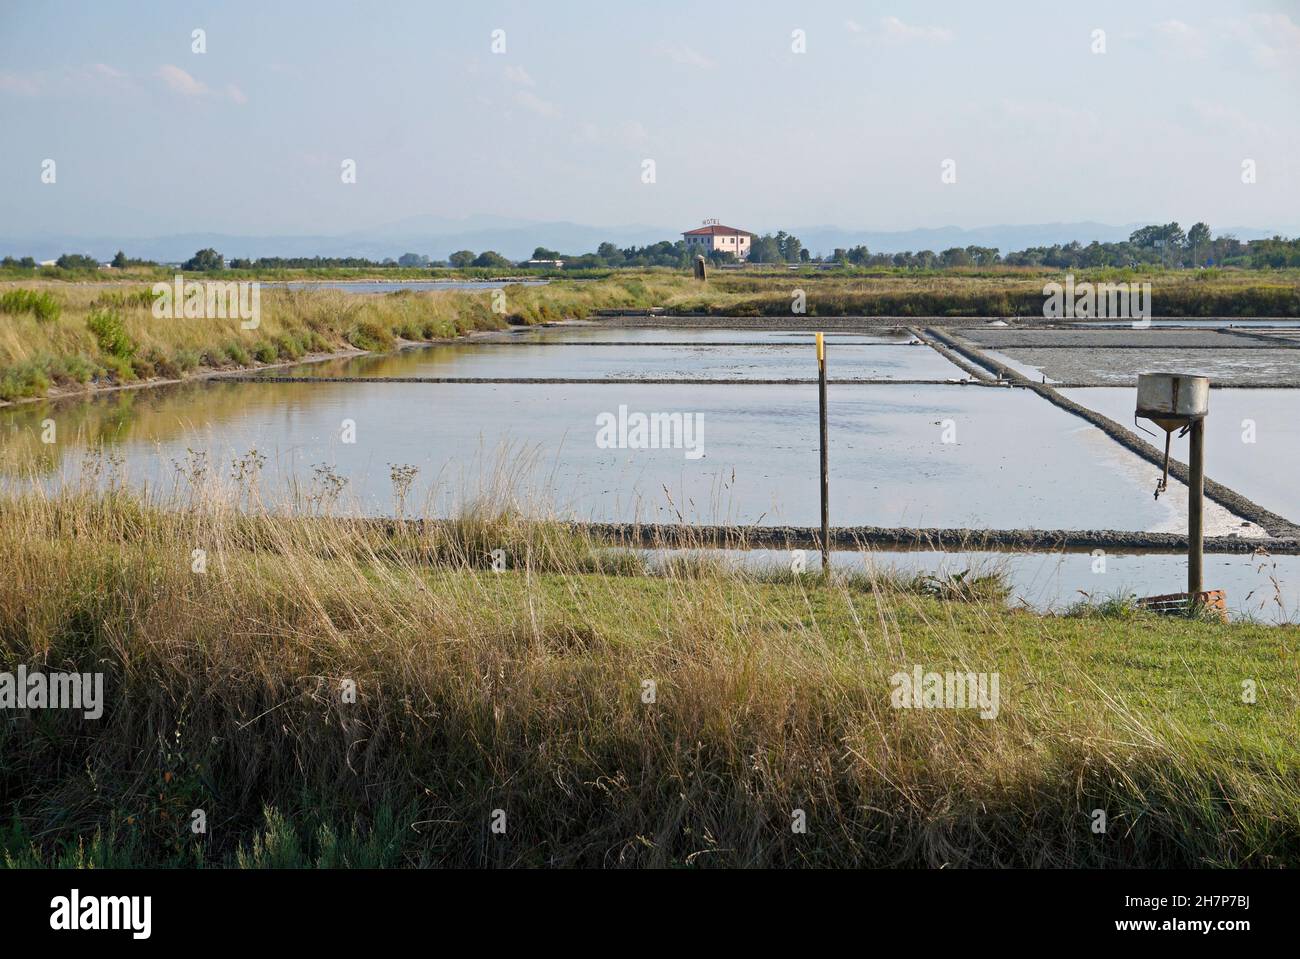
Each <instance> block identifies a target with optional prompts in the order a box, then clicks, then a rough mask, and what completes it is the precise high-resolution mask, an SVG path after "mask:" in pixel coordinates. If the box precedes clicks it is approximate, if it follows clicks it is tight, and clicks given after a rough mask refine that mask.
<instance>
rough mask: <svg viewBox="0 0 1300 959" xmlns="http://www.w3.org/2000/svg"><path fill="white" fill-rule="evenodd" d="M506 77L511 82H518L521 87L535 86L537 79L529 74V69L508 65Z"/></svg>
mask: <svg viewBox="0 0 1300 959" xmlns="http://www.w3.org/2000/svg"><path fill="white" fill-rule="evenodd" d="M506 79H507V80H509V81H510V82H511V83H514V84H518V85H519V86H521V87H535V86H537V81H535V80H534V79H533V78H532V77H530V76H529V75H528V71H527V70H525V69H524V68H523V67H516V66H508V67H506Z"/></svg>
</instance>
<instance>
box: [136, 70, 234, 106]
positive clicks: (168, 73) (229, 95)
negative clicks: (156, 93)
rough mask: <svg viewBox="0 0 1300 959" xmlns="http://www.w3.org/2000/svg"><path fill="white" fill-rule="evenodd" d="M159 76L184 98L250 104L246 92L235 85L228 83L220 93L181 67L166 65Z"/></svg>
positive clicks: (168, 86) (169, 87)
mask: <svg viewBox="0 0 1300 959" xmlns="http://www.w3.org/2000/svg"><path fill="white" fill-rule="evenodd" d="M158 76H159V77H161V78H162V81H163V83H165V84H167V88H168V89H169V90H171V91H172V92H173V93H176V94H179V95H180V96H183V97H193V98H195V99H205V98H208V97H213V98H224V99H227V100H229V101H230V102H231V103H234V104H237V105H240V106H242V105H243V104H245V103H247V102H248V97H247V96H245V95H244V91H243V90H241V89H239V87H237V86H236V85H235V84H233V83H227V84H226V86H225V88H224V89H223V90H222V91H220V92H219V93H218V92H216V91H214V90H212V89H210V88H209V87H208V85H207V84H206V83H204V82H203V81H201V80H197V79H195V78H194V77H192V76H191V75H190V74H188V73H186V72H185V71H184V70H182V69H181V68H180V67H178V66H174V65H173V64H170V63H164V64H163V65H162V66H161V67H159V68H158Z"/></svg>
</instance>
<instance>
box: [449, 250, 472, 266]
mask: <svg viewBox="0 0 1300 959" xmlns="http://www.w3.org/2000/svg"><path fill="white" fill-rule="evenodd" d="M447 262H448V263H450V264H451V265H452V266H454V267H456V268H457V269H458V270H463V269H464V268H465V267H467V266H472V265H473V263H474V251H473V250H457V251H456V252H455V253H453V254H452V255H451V256H449V257H447Z"/></svg>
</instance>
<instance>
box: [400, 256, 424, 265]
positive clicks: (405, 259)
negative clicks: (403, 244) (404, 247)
mask: <svg viewBox="0 0 1300 959" xmlns="http://www.w3.org/2000/svg"><path fill="white" fill-rule="evenodd" d="M397 265H398V266H428V265H429V258H428V257H427V256H422V255H420V254H419V253H403V254H402V255H401V256H399V257H398V258H397Z"/></svg>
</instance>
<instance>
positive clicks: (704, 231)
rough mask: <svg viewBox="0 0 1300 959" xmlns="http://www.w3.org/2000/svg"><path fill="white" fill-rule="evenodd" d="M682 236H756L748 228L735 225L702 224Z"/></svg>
mask: <svg viewBox="0 0 1300 959" xmlns="http://www.w3.org/2000/svg"><path fill="white" fill-rule="evenodd" d="M682 236H754V234H753V233H750V232H749V231H748V230H737V229H736V228H735V227H734V226H718V225H716V224H715V225H713V226H702V227H699V228H698V229H695V230H687V231H686V232H685V233H683V234H682Z"/></svg>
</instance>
